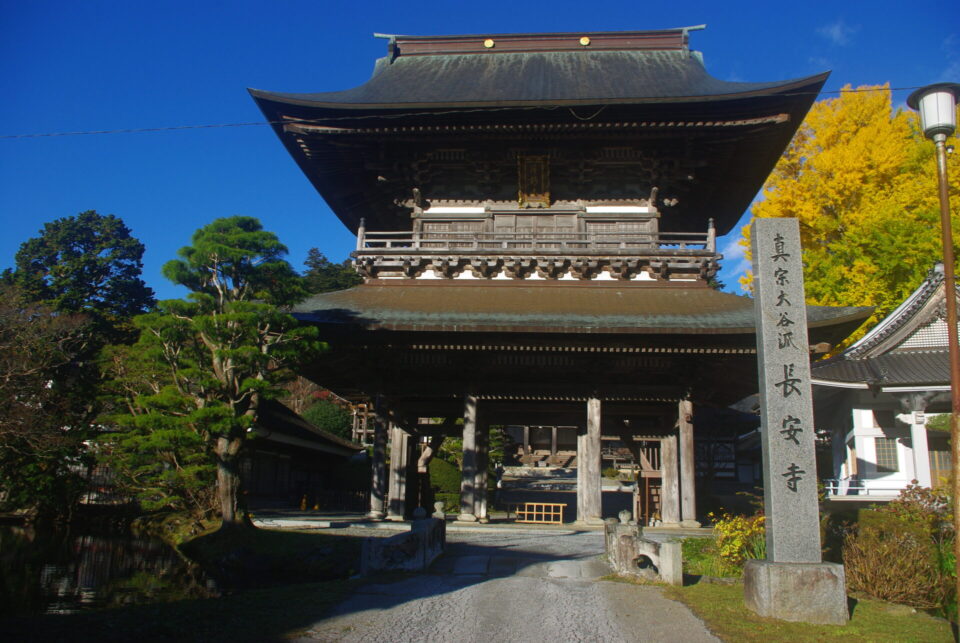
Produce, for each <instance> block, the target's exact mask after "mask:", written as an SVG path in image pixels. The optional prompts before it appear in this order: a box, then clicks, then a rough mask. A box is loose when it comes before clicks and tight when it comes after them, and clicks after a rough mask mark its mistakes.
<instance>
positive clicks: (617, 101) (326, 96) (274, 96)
mask: <svg viewBox="0 0 960 643" xmlns="http://www.w3.org/2000/svg"><path fill="white" fill-rule="evenodd" d="M829 75H830V72H828V71H827V72H823V73H821V74H817V75H814V76H807V77H804V78H797V79H791V80H785V81H774V82H772V83H731V82H728V81H719V82H723V83H726V84H728V85H731V86H737V85H739V86H740V87H739V88H734V87H730V89H731V91H728V92H725V93H710V94H707V93H697V94H689V95H679V96H640V97H609V96H600V95H597V96H592V97H586V98H543V99H517V100H511V99H489V100H462V101H454V100H449V101H441V102H436V101H405V102H399V101H389V102H351V101H349V100H338V99H339V98H342V97H344V95H345V94H347V92H351V91H352V90H344V91H337V92H323V93H285V92H271V91H267V90H260V89H253V88H248V90H247V91H248V92H249V93H250V95H251V96H252V97H253V98H254V100H256V102H257V104H258V105H259V106H260V108H261V111H263V112H264V113H265V114H267V115H268V117H269V116H271V114H269V113H268V112H275V111H280V110H282V108H283V107H297V108H307V109H311V110H317V111H323V110H329V111H334V112H339V111H364V110H367V111H379V110H382V111H384V112H393V113H396V112H400V111H409V110H427V109H435V108H438V107H442V108H449V109H475V108H495V109H503V108H510V107H515V108H527V107H541V106H558V107H565V106H569V107H579V106H590V105H637V106H652V105H668V104H697V103H702V104H707V103H719V102H726V101H733V100H744V99H752V98H766V97H777V96H783V95H787V94H789V93H791V92H797V93H798V94H809V96H810V99H809V101H798V102H803V103H806V102H813V100H814V98H815V97H816V95H817V94H818V93H819V91H820V88H821V87H822V86H823V84H824V83H825V82H826V79H827V77H828V76H829ZM354 89H356V88H354ZM799 90H804V91H799Z"/></svg>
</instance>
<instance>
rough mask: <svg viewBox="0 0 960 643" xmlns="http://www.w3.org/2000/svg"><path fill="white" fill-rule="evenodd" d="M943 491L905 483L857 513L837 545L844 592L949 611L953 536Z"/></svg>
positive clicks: (951, 605) (952, 598)
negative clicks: (880, 503) (843, 571)
mask: <svg viewBox="0 0 960 643" xmlns="http://www.w3.org/2000/svg"><path fill="white" fill-rule="evenodd" d="M949 512H950V498H949V496H948V495H947V494H946V493H945V492H944V491H935V490H931V489H927V488H924V487H920V486H918V485H911V486H910V487H908V488H907V489H905V490H904V491H903V492H901V494H900V497H899V498H897V500H894V501H893V502H890V503H889V504H887V505H886V506H884V507H879V508H876V509H873V510H864V511H861V512H860V515H859V517H858V524H857V526H856V528H855V529H852V530H851V531H850V533H849V534H848V535H847V537H846V539H845V540H844V544H843V562H844V566H845V567H846V575H847V583H848V586H849V587H850V589H853V590H856V591H860V592H863V593H864V594H867V595H869V596H873V597H875V598H879V599H881V600H885V601H890V602H894V603H901V604H904V605H909V606H912V607H919V608H924V609H941V610H944V611H946V612H952V611H955V608H956V597H955V596H954V584H955V580H954V579H955V576H954V574H955V571H954V570H955V558H954V556H953V542H954V533H953V529H952V525H951V523H950V513H949Z"/></svg>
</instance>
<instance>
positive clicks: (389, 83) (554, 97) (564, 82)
mask: <svg viewBox="0 0 960 643" xmlns="http://www.w3.org/2000/svg"><path fill="white" fill-rule="evenodd" d="M825 79H826V74H821V75H817V76H810V77H808V78H800V79H794V80H785V81H776V82H767V83H736V82H729V81H725V80H720V79H718V78H714V77H713V76H711V75H710V74H709V73H707V70H706V69H705V68H704V66H703V63H702V62H701V60H700V57H699V56H698V55H697V54H696V53H695V52H691V51H684V50H680V51H549V52H517V53H497V54H493V53H489V54H487V53H484V54H477V53H468V54H445V55H433V56H409V57H407V56H401V57H399V58H397V59H396V60H394V61H392V62H391V61H390V59H389V58H381V59H379V60H378V61H377V63H376V66H375V68H374V72H373V75H372V76H371V78H370V80H368V81H367V82H366V83H364V84H363V85H360V86H359V87H354V88H352V89H347V90H343V91H335V92H321V93H307V94H291V93H277V92H266V91H260V90H251V91H250V93H251V94H252V95H253V96H254V98H256V99H257V101H258V102H259V103H261V106H263V105H264V103H271V102H272V103H281V104H285V105H297V106H307V107H330V108H343V109H351V108H353V109H355V108H365V109H371V108H382V109H400V108H404V109H409V108H414V107H432V108H435V107H437V106H457V107H476V106H491V107H497V106H527V105H542V104H544V103H551V104H557V105H570V104H572V105H575V104H591V105H596V104H609V103H631V104H643V103H650V104H654V103H664V102H669V103H689V102H703V101H716V100H730V99H734V98H746V97H751V96H763V95H770V94H777V93H782V92H786V91H797V90H798V89H801V88H807V89H809V88H811V87H813V89H812V90H811V91H813V93H814V94H815V93H816V92H817V91H819V88H820V86H821V85H822V84H823V81H824V80H825Z"/></svg>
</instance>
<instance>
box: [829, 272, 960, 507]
mask: <svg viewBox="0 0 960 643" xmlns="http://www.w3.org/2000/svg"><path fill="white" fill-rule="evenodd" d="M954 296H956V294H955V295H954ZM946 297H947V292H946V287H945V284H944V275H943V264H937V265H936V266H935V267H934V269H933V270H931V271H930V272H929V274H928V275H927V278H926V279H925V280H924V281H923V283H921V284H920V285H919V286H918V287H917V289H916V290H915V291H914V292H913V294H911V295H910V296H909V297H907V299H906V300H904V302H903V303H902V304H900V305H899V306H898V307H897V308H896V309H895V310H894V311H893V312H892V313H890V314H889V315H888V316H887V317H886V318H885V319H883V320H882V321H881V322H880V323H878V324H877V325H876V326H875V327H874V328H872V329H871V330H870V331H869V332H868V333H867V334H866V335H864V336H863V337H862V338H860V339H859V340H858V341H857V342H856V343H855V344H853V345H852V346H850V347H849V348H847V349H846V350H844V351H843V352H842V353H840V354H839V355H837V356H836V357H834V358H832V359H829V360H825V361H822V362H818V363H816V364H814V365H813V368H812V372H811V375H812V377H813V380H812V381H813V385H814V404H815V410H816V415H817V418H816V423H817V427H818V428H819V429H820V430H822V431H823V432H825V433H829V435H830V438H831V441H830V443H831V446H832V455H833V476H832V479H829V480H827V483H826V486H827V492H828V493H829V494H830V495H831V496H833V497H837V498H853V497H869V499H891V498H894V497H896V496H897V495H899V493H900V491H902V490H903V489H904V488H905V487H906V486H907V485H909V484H910V483H911V482H912V481H916V482H917V483H919V484H920V485H921V486H924V487H936V486H940V485H943V484H946V482H947V479H948V478H949V477H950V470H951V464H950V459H951V458H950V433H949V424H947V430H943V429H941V430H939V431H938V430H934V429H930V428H928V427H927V423H928V420H929V418H930V417H931V415H932V414H933V415H935V414H939V413H950V356H949V349H948V343H947V328H948V326H947V322H946Z"/></svg>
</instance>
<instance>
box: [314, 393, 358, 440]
mask: <svg viewBox="0 0 960 643" xmlns="http://www.w3.org/2000/svg"><path fill="white" fill-rule="evenodd" d="M303 417H304V418H305V419H306V420H307V422H310V423H311V424H313V425H314V426H316V427H318V428H321V429H323V430H324V431H327V432H329V433H333V434H334V435H337V436H340V437H341V438H343V439H344V440H350V439H352V437H353V418H352V417H351V415H350V411H348V410H347V409H345V408H344V407H342V406H340V405H339V404H335V403H334V402H331V401H330V400H318V401H317V402H316V403H315V404H313V405H312V406H310V407H309V408H307V410H306V411H304V412H303Z"/></svg>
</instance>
